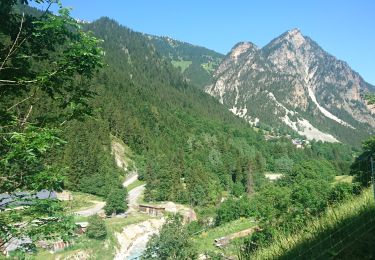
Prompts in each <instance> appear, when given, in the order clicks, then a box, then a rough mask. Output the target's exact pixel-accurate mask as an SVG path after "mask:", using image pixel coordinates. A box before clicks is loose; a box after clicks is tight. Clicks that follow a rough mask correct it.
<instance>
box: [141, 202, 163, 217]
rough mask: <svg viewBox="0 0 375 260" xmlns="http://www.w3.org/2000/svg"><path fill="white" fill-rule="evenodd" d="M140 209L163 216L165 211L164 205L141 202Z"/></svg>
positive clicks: (143, 211)
mask: <svg viewBox="0 0 375 260" xmlns="http://www.w3.org/2000/svg"><path fill="white" fill-rule="evenodd" d="M138 209H139V211H140V212H142V213H146V214H149V215H151V216H155V217H159V216H162V215H163V213H164V212H165V208H164V207H160V206H151V205H144V204H139V206H138Z"/></svg>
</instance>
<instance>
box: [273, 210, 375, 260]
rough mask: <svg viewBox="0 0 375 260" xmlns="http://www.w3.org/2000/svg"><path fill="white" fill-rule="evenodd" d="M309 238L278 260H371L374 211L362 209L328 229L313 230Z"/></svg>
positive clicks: (374, 233) (373, 245)
mask: <svg viewBox="0 0 375 260" xmlns="http://www.w3.org/2000/svg"><path fill="white" fill-rule="evenodd" d="M316 230H320V231H317V233H316V234H314V236H313V238H311V239H309V240H305V241H303V242H301V243H299V244H297V245H296V246H294V247H293V248H291V249H288V250H287V251H286V252H284V253H283V254H282V256H281V257H280V259H374V258H375V242H374V238H375V209H374V207H372V206H370V207H366V208H362V209H361V211H360V212H358V214H357V215H356V216H354V217H348V218H345V219H342V220H340V221H339V222H337V224H336V225H335V226H333V227H331V228H323V227H317V228H316Z"/></svg>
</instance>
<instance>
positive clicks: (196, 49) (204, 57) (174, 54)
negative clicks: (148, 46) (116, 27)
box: [146, 35, 224, 89]
mask: <svg viewBox="0 0 375 260" xmlns="http://www.w3.org/2000/svg"><path fill="white" fill-rule="evenodd" d="M146 36H147V38H148V39H149V40H150V42H151V43H152V44H153V45H154V46H155V49H156V50H157V51H158V52H159V53H160V54H161V55H163V56H164V57H167V58H168V59H170V61H171V62H172V64H173V66H175V67H177V68H180V70H181V72H182V74H183V75H184V77H185V78H186V79H187V80H188V81H189V82H190V83H191V84H194V85H196V86H197V87H199V88H201V89H203V87H204V86H206V85H208V84H212V82H213V73H214V71H215V70H216V69H217V67H218V66H219V64H220V62H221V61H222V59H223V58H224V55H223V54H221V53H218V52H215V51H213V50H209V49H207V48H204V47H200V46H197V45H193V44H190V43H186V42H182V41H177V40H174V39H172V38H170V37H164V36H154V35H146Z"/></svg>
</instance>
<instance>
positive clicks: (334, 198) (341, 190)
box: [329, 182, 354, 203]
mask: <svg viewBox="0 0 375 260" xmlns="http://www.w3.org/2000/svg"><path fill="white" fill-rule="evenodd" d="M353 191H354V187H353V185H352V184H351V183H347V182H339V183H337V184H336V185H335V186H334V187H333V188H332V190H331V192H330V195H329V202H331V203H337V202H341V201H344V200H346V199H348V198H350V197H351V196H352V195H353Z"/></svg>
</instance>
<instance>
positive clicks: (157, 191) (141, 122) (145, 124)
mask: <svg viewBox="0 0 375 260" xmlns="http://www.w3.org/2000/svg"><path fill="white" fill-rule="evenodd" d="M85 28H86V29H87V30H91V31H93V32H94V34H95V35H96V36H97V37H98V38H101V39H103V40H104V42H103V48H104V51H105V63H106V64H107V66H106V67H105V68H104V69H103V70H101V71H100V72H99V74H98V76H97V77H96V81H95V84H94V86H93V87H94V90H95V91H96V92H97V96H96V98H95V99H94V101H93V102H92V105H93V107H94V108H95V109H94V110H95V112H94V114H95V116H94V117H93V118H92V119H89V120H86V121H85V122H83V123H82V124H81V123H79V124H78V123H74V122H72V123H68V124H67V126H66V131H65V137H66V139H67V145H66V149H65V152H64V154H63V156H64V157H63V158H64V159H63V160H62V162H64V164H66V165H67V166H69V170H68V171H69V174H68V179H67V181H66V185H67V187H68V188H73V189H78V190H83V191H86V192H91V193H96V194H99V195H100V194H103V190H105V188H102V187H105V186H106V184H105V183H106V182H107V181H106V180H105V178H104V176H107V175H106V174H103V173H105V172H109V173H111V174H112V176H113V172H114V168H113V167H114V163H112V161H111V160H110V158H108V155H104V154H105V153H107V154H108V151H109V147H108V146H109V141H108V140H109V136H110V134H112V135H114V136H116V137H118V138H120V139H122V140H123V141H124V142H125V143H126V144H127V145H129V147H130V148H131V149H132V150H133V151H134V152H135V153H136V154H137V159H136V160H137V163H136V164H137V166H138V168H139V169H140V172H141V178H144V179H145V180H146V181H147V190H146V195H145V196H146V199H148V200H173V201H178V202H183V203H190V204H192V205H205V204H212V205H213V204H215V203H216V202H218V201H219V200H220V197H221V195H222V192H224V191H229V192H232V193H236V194H241V193H243V192H246V191H247V192H250V193H251V192H253V191H254V188H255V189H256V187H257V185H261V184H260V183H261V180H262V177H261V176H262V175H260V173H261V172H263V171H287V170H288V167H289V168H290V167H292V166H293V164H294V163H296V162H299V161H302V160H308V159H314V158H315V159H319V158H321V159H323V158H326V159H328V160H330V161H332V163H333V164H334V165H335V167H336V169H337V174H340V172H341V171H344V172H345V171H348V166H349V164H350V161H351V160H352V157H351V152H350V149H349V148H346V147H345V146H344V145H340V144H321V143H320V144H319V143H313V144H312V146H311V149H305V150H301V149H296V148H295V147H294V145H292V143H291V141H290V139H279V140H274V141H270V142H266V141H265V140H264V137H263V134H262V132H261V131H260V132H256V131H254V130H253V129H252V128H250V127H249V126H248V124H247V123H246V122H244V121H242V120H240V119H238V118H235V117H234V116H233V115H232V114H231V113H230V112H228V111H226V109H223V107H222V106H221V105H220V104H219V103H218V102H217V101H215V100H214V99H213V98H211V97H210V96H208V95H207V94H205V93H203V92H202V91H200V90H198V89H196V88H194V87H192V86H190V85H189V84H188V83H187V82H186V81H185V80H184V78H183V76H182V75H181V74H180V72H179V70H178V69H176V68H174V67H173V66H172V64H171V63H170V62H169V61H168V60H165V59H164V58H163V56H162V55H160V54H159V53H158V52H157V51H155V48H153V45H152V43H151V42H150V41H149V40H148V38H147V37H145V36H144V35H142V34H141V33H137V32H134V31H132V30H130V29H128V28H126V27H123V26H120V25H119V24H118V23H116V22H115V21H113V20H110V19H109V18H102V19H100V20H98V21H95V22H93V23H91V24H88V25H85ZM77 133H78V134H77ZM77 148H79V149H77ZM105 158H108V159H105ZM81 162H85V163H81ZM253 175H254V178H253V177H251V178H249V176H253ZM95 176H97V178H99V179H101V181H100V182H98V181H97V179H96V178H93V177H95ZM103 178H104V179H103ZM104 193H105V192H104Z"/></svg>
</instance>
